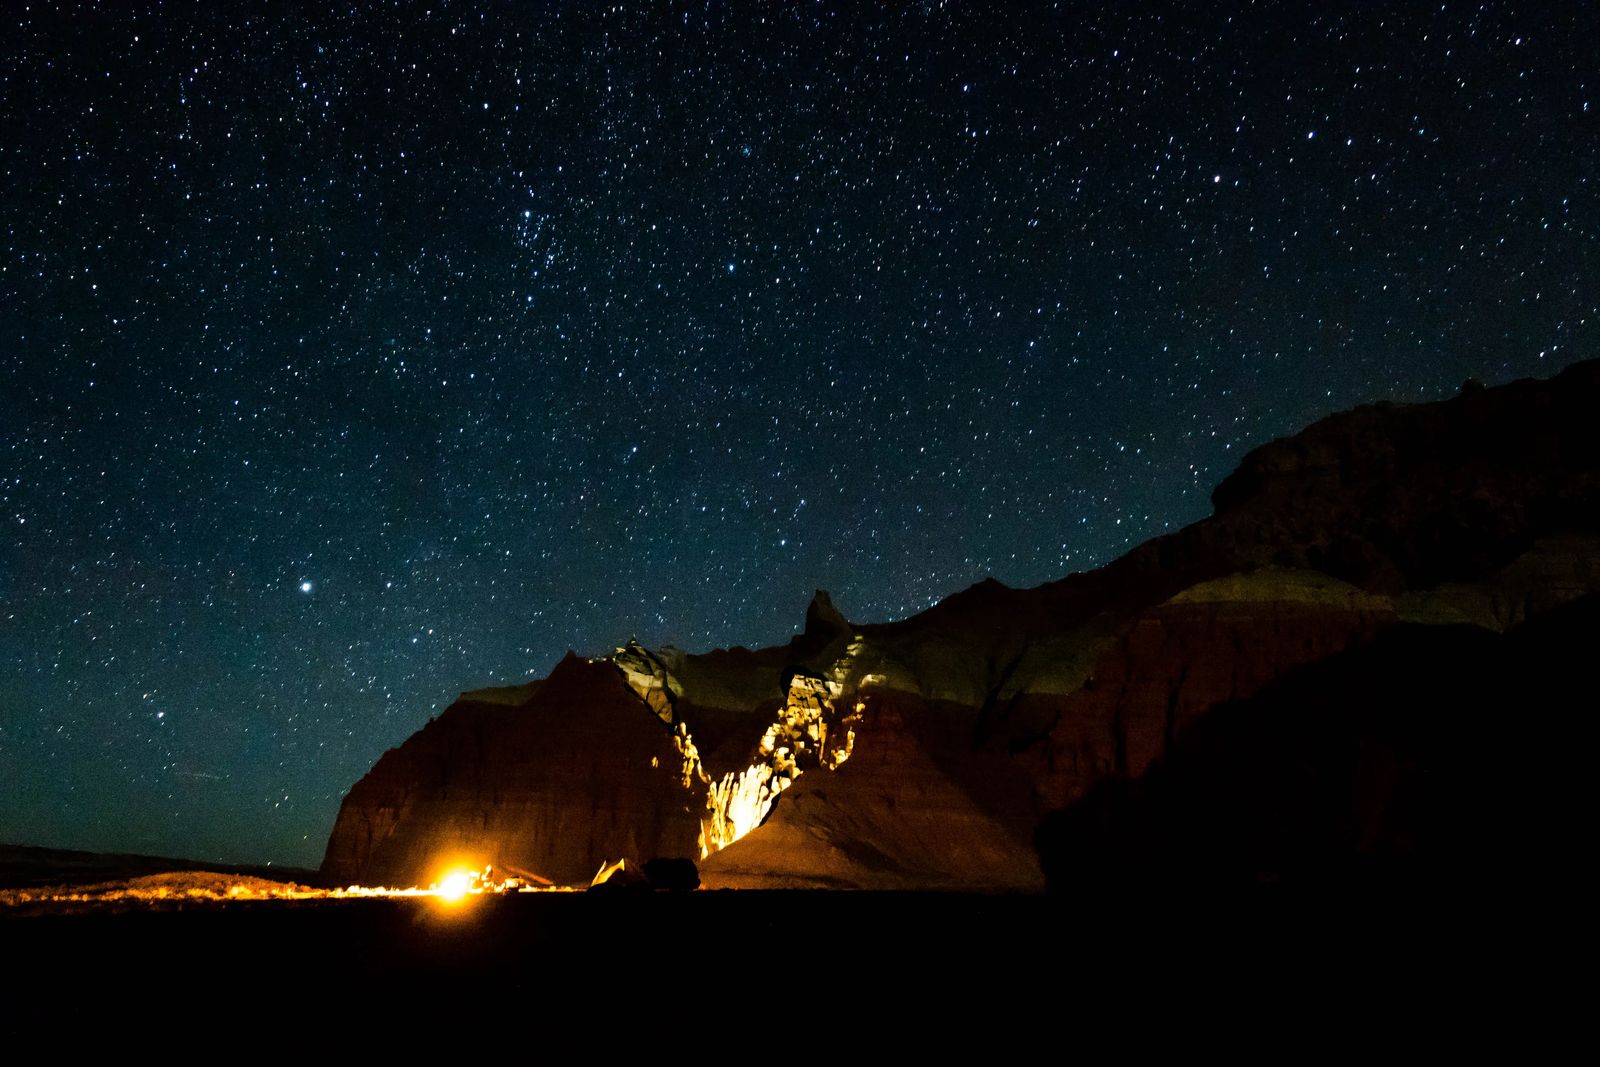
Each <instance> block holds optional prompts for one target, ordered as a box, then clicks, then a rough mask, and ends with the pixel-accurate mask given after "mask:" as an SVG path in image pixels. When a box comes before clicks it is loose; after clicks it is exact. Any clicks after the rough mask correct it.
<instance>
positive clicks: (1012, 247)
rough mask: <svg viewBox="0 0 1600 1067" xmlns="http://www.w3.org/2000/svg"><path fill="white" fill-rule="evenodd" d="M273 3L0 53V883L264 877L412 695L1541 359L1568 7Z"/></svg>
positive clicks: (1577, 61) (1157, 520)
mask: <svg viewBox="0 0 1600 1067" xmlns="http://www.w3.org/2000/svg"><path fill="white" fill-rule="evenodd" d="M327 6H328V5H322V4H307V5H304V6H297V5H292V4H283V3H270V4H269V3H262V4H254V5H244V4H221V3H218V4H193V5H189V4H164V5H159V6H156V5H144V4H138V3H115V4H107V5H70V4H61V5H34V6H33V7H32V9H29V8H24V7H20V6H18V5H12V6H10V7H9V8H8V9H7V13H6V15H5V17H4V25H3V26H0V180H3V186H0V188H3V195H0V840H5V841H13V842H28V843H37V844H48V845H60V846H74V847H87V848H95V849H120V850H139V851H147V852H158V853H168V854H181V855H189V856H195V857H203V858H208V859H234V860H252V861H264V860H274V861H277V862H281V863H299V864H314V863H315V862H317V860H318V859H320V856H321V850H322V844H323V841H324V839H325V835H326V833H327V830H328V829H329V827H330V826H331V823H332V819H333V815H334V812H335V811H336V809H337V805H338V801H339V798H340V796H341V795H342V793H343V792H344V790H345V789H347V788H348V787H349V785H350V784H351V783H352V782H353V781H354V780H355V779H356V778H357V777H359V776H360V775H361V774H362V773H363V772H364V771H365V770H366V769H367V768H368V767H369V766H370V765H371V764H372V762H373V761H374V760H375V759H376V758H377V757H378V755H379V754H380V753H381V752H382V751H383V750H384V749H385V748H386V747H388V746H392V745H394V744H397V743H399V742H400V741H401V740H402V739H404V738H405V737H406V736H407V735H408V734H409V733H410V732H411V731H413V730H414V729H416V728H417V727H418V726H420V725H421V724H422V723H423V722H425V721H426V720H427V719H428V717H429V716H431V715H435V714H437V713H438V712H439V710H440V709H441V708H442V707H443V706H444V705H445V704H446V703H448V701H449V700H450V699H451V698H452V697H453V696H454V695H455V693H456V692H458V691H459V690H461V689H464V688H471V687H475V686H480V685H484V684H490V683H495V682H504V681H511V680H516V679H522V678H526V677H530V676H536V675H539V674H542V673H544V672H545V671H546V670H547V669H548V668H549V667H550V666H551V665H552V664H553V663H554V662H555V661H556V659H557V658H558V657H559V656H560V655H561V653H562V652H563V651H564V650H565V649H567V648H568V647H573V648H576V649H578V650H579V651H582V652H586V653H591V654H593V653H598V652H603V651H606V650H608V649H609V648H610V647H611V646H612V645H614V644H616V643H619V642H621V641H623V640H625V639H626V638H628V637H629V636H631V635H635V634H637V635H638V636H639V637H640V638H641V639H642V640H644V641H646V642H647V643H662V642H672V643H676V644H678V645H681V646H685V647H689V648H695V649H699V648H705V647H709V646H714V645H723V644H735V643H738V644H750V645H755V644H765V643H770V642H774V641H778V640H782V639H784V638H785V637H787V635H788V634H789V633H791V632H792V631H793V630H794V629H795V628H797V627H798V625H799V624H800V621H801V618H802V615H803V612H804V608H805V604H806V602H807V600H808V599H809V597H810V594H811V590H812V589H813V588H814V587H817V586H823V587H827V588H829V589H831V590H833V591H834V593H835V597H836V600H837V602H838V603H839V604H840V606H841V607H842V608H843V610H844V611H845V612H846V613H847V614H849V615H850V616H851V617H852V618H856V619H859V620H863V621H877V620H884V619H889V618H895V617H901V616H904V615H907V614H910V613H913V612H915V611H917V610H919V609H921V608H924V607H926V606H927V605H928V604H930V603H932V602H934V601H935V600H936V599H938V598H940V597H942V596H944V595H946V594H948V593H950V592H953V591H955V590H957V589H959V588H962V587H963V586H965V585H968V584H970V583H972V582H974V581H976V580H978V579H980V578H982V577H983V576H985V575H990V574H992V575H994V576H996V577H998V578H1000V579H1001V580H1003V581H1005V582H1007V583H1010V584H1013V585H1032V584H1037V583H1039V582H1043V581H1046V580H1049V579H1052V578H1057V577H1060V576H1061V575H1063V574H1065V573H1067V572H1068V571H1071V570H1077V569H1083V568H1086V567H1090V566H1094V565H1096V564H1099V563H1103V562H1105V561H1106V560H1108V559H1111V558H1113V557H1114V556H1116V555H1117V554H1119V553H1120V552H1122V551H1123V550H1125V549H1126V548H1127V547H1128V546H1130V545H1132V544H1134V543H1137V542H1138V541H1141V540H1143V539H1145V538H1147V537H1149V536H1151V535H1153V534H1156V533H1159V532H1160V531H1162V530H1164V529H1167V528H1169V527H1173V526H1177V525H1181V524H1184V523H1186V522H1190V521H1193V520H1194V519H1197V518H1199V517H1201V516H1202V515H1203V514H1205V513H1206V512H1207V510H1208V494H1209V492H1210V490H1211V488H1212V487H1213V486H1214V485H1215V484H1216V482H1217V481H1218V480H1219V479H1220V478H1221V477H1222V476H1223V475H1224V474H1226V473H1227V472H1228V470H1229V469H1231V467H1232V466H1233V464H1234V463H1235V461H1236V459H1237V457H1238V456H1239V454H1240V453H1241V451H1243V450H1245V449H1248V448H1250V447H1252V446H1254V445H1256V444H1259V443H1261V442H1263V441H1266V440H1268V439H1270V438H1272V437H1274V436H1278V435H1281V434H1284V433H1288V432H1292V431H1293V430H1295V429H1297V428H1298V427H1300V426H1302V425H1303V424H1305V423H1306V422H1308V421H1310V420H1312V419H1314V418H1316V417H1318V416H1320V415H1323V414H1326V413H1328V412H1330V411H1333V410H1337V409H1340V408H1344V407H1348V406H1350V405H1352V404H1355V403H1358V402H1362V401H1367V400H1376V399H1400V400H1416V399H1433V398H1438V397H1441V396H1445V395H1448V394H1450V393H1452V392H1453V391H1455V390H1456V389H1457V388H1458V387H1459V386H1460V383H1461V382H1462V380H1463V379H1465V378H1467V377H1469V376H1471V377H1477V378H1480V379H1483V380H1484V381H1486V382H1498V381H1503V380H1506V379H1509V378H1513V377H1519V376H1524V375H1530V374H1533V375H1547V374H1551V373H1554V372H1555V371H1557V370H1559V369H1560V368H1561V367H1563V366H1565V365H1566V364H1568V363H1570V362H1572V361H1574V360H1576V359H1579V358H1584V357H1586V356H1592V355H1595V354H1597V353H1596V346H1595V335H1596V320H1597V317H1600V286H1597V285H1596V268H1597V266H1600V254H1597V241H1600V209H1597V205H1596V193H1597V180H1600V150H1597V145H1600V141H1597V138H1596V125H1595V124H1596V121H1597V119H1600V84H1597V81H1596V74H1595V67H1594V64H1593V42H1594V41H1596V40H1600V32H1597V31H1600V26H1597V25H1596V21H1595V16H1594V14H1593V12H1592V9H1590V8H1589V6H1588V5H1580V4H1570V5H1568V4H1551V5H1518V4H1498V3H1487V4H1455V3H1444V4H1439V3H1430V4H1416V5H1412V4H1395V5H1391V4H1375V3H1361V4H1356V3H1335V2H1321V3H1313V4H1305V5H1297V4H1230V3H1214V4H1213V3H1207V4H1198V3H1197V4H1190V5H1183V6H1169V5H1166V4H1160V3H1136V4H1128V5H1124V6H1123V7H1122V8H1117V7H1116V6H1115V5H1101V4H1087V3H1071V4H1058V5H1041V6H1040V7H1038V8H1037V9H1036V10H1029V11H1028V12H1027V13H1026V14H1024V13H1023V5H1000V6H1002V7H1004V8H1005V12H1006V13H997V12H995V11H993V10H984V9H983V8H982V6H981V5H975V4H963V3H945V4H939V3H924V4H921V5H916V6H912V7H909V8H907V9H905V10H903V11H899V12H897V13H883V12H879V11H876V10H871V9H875V8H877V7H878V6H879V5H874V4H843V5H822V4H771V5H769V4H758V3H737V4H707V3H695V4H683V3H671V4H650V5H622V7H624V8H627V9H629V10H626V11H623V12H621V13H617V12H612V11H604V10H601V9H602V8H604V7H606V6H607V5H597V4H571V5H566V4H546V5H540V4H515V5H505V4H483V3H474V4H462V3H444V2H435V3H431V4H428V5H413V4H381V5H378V4H375V5H354V6H352V7H351V8H349V9H348V10H347V11H341V12H339V13H335V14H329V13H328V12H327V11H326V7H327ZM147 7H148V8H150V9H149V10H144V11H142V12H141V11H140V9H141V8H147ZM634 7H639V8H641V9H647V10H638V11H634V10H631V9H633V8H634ZM859 9H869V10H865V11H863V10H859Z"/></svg>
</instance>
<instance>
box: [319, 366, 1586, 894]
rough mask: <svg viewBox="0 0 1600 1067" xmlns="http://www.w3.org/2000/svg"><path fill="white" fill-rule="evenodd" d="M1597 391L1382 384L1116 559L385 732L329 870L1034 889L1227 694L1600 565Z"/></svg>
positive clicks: (575, 676) (593, 676)
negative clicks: (1423, 398)
mask: <svg viewBox="0 0 1600 1067" xmlns="http://www.w3.org/2000/svg"><path fill="white" fill-rule="evenodd" d="M1597 414H1600V364H1580V365H1578V366H1575V367H1573V368H1570V369H1569V370H1568V371H1566V372H1564V373H1563V374H1562V375H1561V376H1560V377H1559V378H1558V379H1555V380H1553V381H1551V382H1543V383H1527V382H1524V383H1516V384H1514V385H1511V386H1506V387H1502V388H1499V389H1488V390H1482V391H1479V392H1474V393H1470V394H1465V395H1463V396H1461V397H1459V398H1456V399H1453V400H1450V401H1446V402H1443V403H1439V404H1429V405H1415V406H1405V407H1401V406H1377V407H1369V408H1362V409H1358V410H1356V411H1353V412H1349V413H1346V414H1343V415H1338V416H1334V417H1332V418H1330V419H1326V420H1323V421H1322V422H1320V423H1318V424H1316V425H1315V426H1313V427H1311V428H1309V429H1308V430H1306V431H1305V432H1304V433H1302V434H1300V435H1298V436H1296V437H1294V438H1289V439H1286V440H1283V441H1278V442H1273V443H1272V444H1269V445H1267V446H1264V447H1263V448H1261V449H1258V450H1256V451H1255V452H1252V453H1251V454H1250V455H1248V456H1247V457H1245V460H1244V462H1243V464H1242V465H1241V468H1240V470H1239V471H1238V472H1236V473H1235V474H1234V475H1232V476H1231V477H1229V478H1228V479H1227V480H1226V481H1225V482H1224V483H1223V484H1222V486H1220V487H1219V488H1218V490H1217V492H1216V494H1215V498H1214V500H1215V503H1216V506H1217V514H1216V515H1215V516H1214V517H1212V518H1210V519H1207V520H1205V521H1203V522H1200V523H1196V524H1195V525H1193V526H1190V527H1188V528H1186V529H1183V530H1181V531H1178V532H1176V533H1174V534H1171V535H1168V536H1166V537H1163V538H1159V539H1157V540H1155V541H1152V542H1149V543H1147V544H1145V545H1143V546H1140V547H1139V548H1137V549H1135V550H1134V551H1132V552H1130V553H1129V554H1128V555H1126V556H1124V557H1123V558H1121V559H1119V560H1117V561H1115V562H1113V563H1111V564H1109V565H1108V566H1106V567H1103V568H1100V569H1098V570H1096V571H1091V572H1088V573H1084V574H1075V575H1071V576H1069V577H1067V578H1065V579H1063V580H1061V581H1059V582H1054V583H1051V584H1049V585H1045V586H1041V587H1038V588H1036V589H1029V590H1017V589H1010V588H1007V587H1006V586H1004V585H1001V584H1000V583H998V582H994V581H986V582H983V583H980V584H979V585H976V586H973V587H972V588H970V589H967V590H964V591H962V592H960V593H957V594H955V595H953V596H951V597H949V598H947V599H946V600H944V601H942V602H941V603H939V604H938V605H936V606H934V607H933V608H931V609H930V610H928V611H926V612H924V613H922V614H920V615H918V616H915V617H912V618H910V619H906V620H903V621H900V622H896V623H890V624H882V625H857V624H852V623H851V622H849V621H848V620H847V619H846V618H845V616H844V615H843V614H841V613H840V612H839V611H838V610H837V608H836V607H835V606H834V605H833V603H832V601H831V599H830V598H829V597H828V596H827V595H826V594H824V593H819V594H818V596H817V598H816V599H815V600H814V601H813V602H812V604H811V605H810V607H809V609H808V610H807V612H806V616H805V629H804V631H803V632H802V633H800V634H799V635H797V636H796V637H795V638H794V639H793V640H791V641H790V642H789V643H788V644H786V645H783V646H778V647H774V648H768V649H760V650H755V651H751V650H747V649H729V650H718V651H713V652H709V653H705V654H701V655H686V654H684V653H681V652H677V651H675V650H671V649H659V650H655V651H651V650H648V649H645V648H643V647H641V646H639V645H637V644H636V643H630V644H629V645H626V646H624V647H622V648H619V649H617V650H616V652H615V653H614V654H613V655H612V656H610V657H608V658H607V659H603V660H597V661H594V662H587V661H581V660H577V659H575V658H570V657H569V659H568V660H567V661H564V662H563V663H562V664H561V665H560V666H559V667H558V668H557V669H556V671H555V672H554V673H553V674H552V675H551V676H550V678H549V679H548V680H547V681H546V682H545V683H544V684H543V685H542V686H535V687H527V688H524V689H508V690H496V691H493V692H492V693H486V694H484V695H482V696H481V697H474V695H472V694H469V695H468V696H466V697H464V698H463V699H462V700H461V701H459V702H458V703H457V704H456V705H454V706H452V708H451V709H450V710H448V711H447V712H446V713H445V715H444V716H443V717H442V718H441V719H439V720H438V721H437V722H435V723H432V724H430V725H429V726H428V727H427V728H426V729H424V730H423V731H421V732H420V733H419V734H418V735H417V736H416V737H414V738H412V739H411V740H410V741H408V742H407V743H406V744H405V745H404V746H402V747H401V748H400V749H398V750H396V751H394V752H391V753H389V754H387V755H386V756H385V757H384V758H383V760H381V761H380V762H379V764H378V766H377V767H375V768H374V769H373V771H372V772H371V774H369V775H368V776H367V778H365V779H363V780H362V781H361V782H360V783H358V784H357V786H356V788H355V789H354V790H352V792H351V794H350V796H349V797H348V798H347V800H346V803H345V806H344V809H343V810H342V811H341V813H340V817H339V821H338V824H337V825H336V827H335V830H334V834H333V837H332V838H331V839H330V841H329V846H328V858H327V861H326V863H325V865H324V871H325V873H326V874H328V875H329V876H330V877H332V878H333V879H335V880H339V881H364V882H379V881H389V882H398V881H408V880H409V881H426V880H427V878H428V877H429V876H430V873H431V872H430V865H432V864H433V863H435V862H437V854H438V853H439V852H440V851H441V850H448V849H458V850H467V851H469V852H473V853H474V856H473V858H474V859H475V860H477V861H478V862H493V863H495V864H496V865H497V866H502V867H505V866H507V865H510V866H514V867H517V868H523V869H527V870H529V871H532V872H535V873H537V874H540V875H542V876H544V877H547V878H552V879H554V880H557V881H568V882H579V881H582V882H586V881H587V880H588V879H589V878H590V877H591V876H592V875H593V874H594V872H595V870H596V869H597V868H598V867H599V866H600V864H601V863H602V862H603V861H607V860H616V859H619V858H623V857H626V858H629V859H630V860H633V859H636V860H649V859H652V858H656V857H664V856H700V857H702V860H703V863H702V870H703V875H704V879H705V882H706V884H708V885H712V886H717V885H727V886H761V885H768V886H777V885H781V886H807V885H812V886H857V887H876V888H919V887H920V888H929V887H939V888H964V889H1019V888H1021V889H1026V888H1034V887H1037V886H1039V885H1040V884H1042V881H1041V876H1040V872H1039V868H1038V865H1037V863H1036V861H1035V858H1034V857H1035V853H1034V851H1033V847H1032V844H1031V841H1032V839H1033V835H1034V832H1035V829H1036V827H1037V826H1038V825H1039V822H1040V819H1041V817H1042V816H1044V815H1045V814H1046V813H1048V812H1051V811H1054V810H1056V809H1059V808H1061V806H1063V805H1070V804H1074V803H1076V802H1079V801H1081V800H1082V799H1083V798H1085V797H1086V796H1089V795H1090V794H1092V793H1094V791H1095V790H1096V789H1097V788H1100V787H1102V786H1103V785H1104V783H1107V782H1111V783H1116V782H1134V781H1139V780H1141V779H1142V778H1144V777H1146V776H1149V775H1151V774H1152V773H1156V771H1155V769H1157V768H1159V767H1161V766H1162V765H1163V764H1164V762H1165V761H1168V760H1171V759H1175V758H1177V756H1176V754H1177V753H1179V752H1180V751H1190V746H1191V743H1190V742H1189V741H1188V740H1186V739H1188V738H1189V737H1190V736H1191V735H1192V734H1193V733H1194V731H1195V730H1197V729H1200V728H1201V727H1203V725H1204V724H1205V723H1206V722H1208V721H1209V718H1210V716H1212V715H1213V713H1214V709H1216V708H1217V707H1218V706H1220V705H1224V704H1228V703H1230V702H1235V703H1236V702H1239V701H1246V700H1250V699H1252V698H1254V697H1256V696H1257V695H1259V694H1260V693H1262V692H1264V691H1266V690H1267V689H1268V688H1270V687H1271V686H1272V685H1273V684H1274V683H1275V682H1276V681H1277V680H1279V679H1281V678H1284V677H1285V676H1287V675H1290V674H1292V673H1293V672H1294V671H1296V670H1297V669H1300V668H1303V667H1306V666H1307V665H1311V664H1316V663H1319V662H1322V661H1325V660H1328V659H1329V658H1331V657H1338V656H1343V655H1349V654H1352V653H1353V652H1354V651H1355V650H1359V649H1360V648H1362V647H1365V646H1367V645H1369V644H1370V643H1371V642H1372V641H1374V640H1375V639H1377V638H1378V637H1379V636H1380V635H1382V634H1383V633H1385V632H1387V631H1389V630H1391V629H1392V628H1394V627H1396V626H1397V625H1399V624H1401V623H1407V622H1409V623H1425V624H1430V625H1436V624H1440V623H1463V622H1465V623H1471V624H1473V625H1477V626H1481V627H1487V628H1489V629H1491V630H1502V629H1505V628H1506V627H1507V626H1510V625H1512V624H1515V623H1519V622H1522V621H1524V620H1526V619H1529V618H1536V617H1538V616H1540V615H1541V614H1543V613H1546V612H1549V611H1551V610H1554V609H1558V608H1560V607H1561V606H1562V605H1564V604H1567V603H1570V602H1572V601H1574V600H1576V599H1578V598H1580V597H1583V596H1584V595H1585V594H1587V593H1591V592H1595V591H1600V563H1597V562H1596V561H1597V560H1600V418H1597V417H1596V416H1597ZM1200 750H1202V751H1204V746H1201V748H1200ZM1270 802H1271V801H1270V799H1269V798H1266V797H1265V796H1264V797H1263V798H1262V800H1261V803H1263V804H1267V803H1270ZM1052 862H1056V863H1061V862H1065V861H1062V860H1061V857H1060V855H1056V856H1055V857H1054V859H1053V861H1052Z"/></svg>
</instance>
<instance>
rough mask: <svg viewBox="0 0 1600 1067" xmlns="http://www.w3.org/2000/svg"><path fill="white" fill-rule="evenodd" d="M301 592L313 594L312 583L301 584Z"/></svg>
mask: <svg viewBox="0 0 1600 1067" xmlns="http://www.w3.org/2000/svg"><path fill="white" fill-rule="evenodd" d="M300 591H301V592H302V593H309V592H311V583H310V582H301V583H300Z"/></svg>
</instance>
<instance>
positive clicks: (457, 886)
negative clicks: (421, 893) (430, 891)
mask: <svg viewBox="0 0 1600 1067" xmlns="http://www.w3.org/2000/svg"><path fill="white" fill-rule="evenodd" d="M477 888H478V872H477V871H466V870H454V871H451V872H450V873H449V874H447V875H445V876H444V877H443V878H441V879H439V884H438V885H437V886H435V887H434V894H435V895H436V896H438V898H439V899H440V900H442V901H444V902H445V903H446V904H459V903H460V902H461V901H463V900H465V899H466V897H467V895H468V894H469V893H471V892H473V891H474V890H476V889H477Z"/></svg>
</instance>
